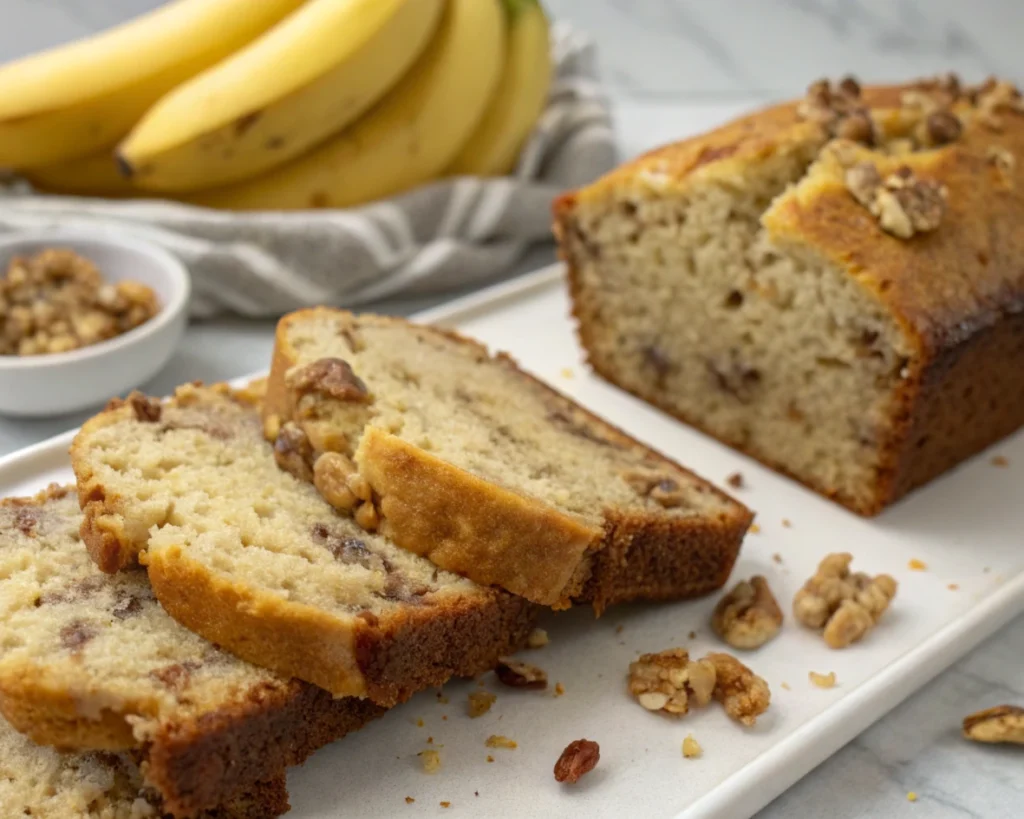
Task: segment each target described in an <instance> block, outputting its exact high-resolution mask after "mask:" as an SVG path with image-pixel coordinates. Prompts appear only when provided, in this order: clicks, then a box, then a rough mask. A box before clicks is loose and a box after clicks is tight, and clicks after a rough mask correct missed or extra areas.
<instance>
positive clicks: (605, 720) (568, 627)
mask: <svg viewBox="0 0 1024 819" xmlns="http://www.w3.org/2000/svg"><path fill="white" fill-rule="evenodd" d="M417 318H418V319H421V320H428V321H433V322H435V323H438V324H442V325H444V326H447V327H451V328H455V329H457V330H459V331H461V332H464V333H466V334H469V335H472V336H474V337H476V338H478V339H481V340H482V341H484V342H486V343H487V344H488V345H490V346H491V348H492V349H499V350H506V351H509V352H511V353H512V354H513V355H514V356H515V357H516V358H517V359H518V360H519V362H520V363H521V364H522V365H523V366H524V367H525V368H526V369H528V370H530V371H531V372H533V373H534V374H536V375H537V376H539V377H540V378H543V379H544V380H545V381H547V382H549V383H550V384H553V385H554V386H555V387H557V388H558V389H559V390H561V391H562V392H565V393H568V394H569V395H571V396H572V397H573V398H575V399H577V400H579V401H580V402H581V403H582V404H584V405H586V406H588V407H590V408H591V409H593V410H594V411H596V412H598V413H600V414H601V415H603V416H604V417H606V418H608V419H609V420H610V421H611V422H612V423H614V424H617V425H619V426H621V427H623V428H624V429H626V430H628V431H629V432H630V433H632V434H633V435H635V436H636V437H638V438H640V439H642V440H643V441H645V442H647V443H648V444H650V445H652V446H654V447H656V448H657V449H659V450H661V451H663V452H666V453H667V454H669V455H670V456H672V457H674V458H676V459H678V460H680V461H681V462H682V463H684V464H685V465H687V466H688V467H690V468H692V469H693V470H694V471H696V472H698V473H699V474H701V475H703V476H704V477H706V478H708V479H710V480H711V481H713V482H715V483H718V484H720V485H721V484H723V483H724V480H725V478H726V476H728V475H729V474H730V473H732V472H735V471H740V472H741V473H742V474H743V476H744V479H745V483H746V486H747V488H745V489H742V490H738V491H734V494H735V495H736V496H737V497H738V498H740V499H741V500H742V501H743V502H744V503H746V504H747V505H749V506H750V507H751V508H753V509H754V510H756V511H757V513H758V515H757V522H758V525H759V526H760V531H759V532H758V533H752V534H749V535H748V536H747V538H746V541H745V543H744V546H743V551H742V553H741V555H740V559H739V562H738V564H737V566H736V569H735V571H734V574H733V578H734V579H738V578H746V577H749V576H750V575H752V574H764V575H766V576H767V577H768V579H769V582H770V584H771V587H772V588H773V589H774V591H775V593H776V596H777V597H778V599H779V601H780V603H781V604H782V606H783V608H784V609H785V610H786V612H787V621H786V624H785V626H784V628H783V631H782V633H781V635H780V636H779V637H778V638H777V639H776V640H774V641H773V642H771V643H770V644H768V645H767V646H765V647H763V648H762V649H760V650H759V651H756V652H750V653H744V654H743V655H742V657H743V659H744V661H745V662H747V663H748V664H749V665H750V666H751V668H753V669H754V671H756V672H757V673H758V674H760V675H761V676H763V677H764V678H765V679H766V680H767V681H768V682H769V684H770V685H771V689H772V705H771V708H770V709H769V711H768V712H767V713H766V714H765V715H764V716H763V717H762V718H761V719H760V720H758V724H757V726H756V727H755V728H752V729H745V728H743V727H741V726H740V725H738V724H736V723H734V722H731V721H730V720H729V719H728V718H727V717H726V715H725V713H724V711H723V710H722V709H721V707H719V706H718V705H716V704H712V705H711V706H709V707H707V708H705V709H703V710H699V711H695V712H692V713H691V714H689V715H688V716H686V717H684V718H679V719H677V718H671V717H664V716H661V715H658V714H651V713H648V712H646V711H644V710H643V709H642V708H640V707H639V706H638V705H637V704H636V703H635V702H634V701H633V700H632V698H631V697H630V696H629V695H628V693H627V691H626V684H625V680H626V673H627V668H628V666H629V663H630V661H632V660H633V659H635V658H636V656H637V654H639V653H640V652H647V651H659V650H661V649H665V648H670V647H673V646H684V647H686V648H688V649H689V650H690V651H691V653H693V654H696V655H698V656H700V655H701V654H703V653H704V652H706V651H709V650H717V649H720V648H721V647H722V646H721V644H720V643H719V642H718V641H716V640H715V639H714V637H713V635H711V633H710V630H709V627H708V618H709V614H710V611H711V609H712V607H713V605H714V602H715V599H716V598H717V595H712V596H711V597H709V598H706V599H703V600H697V601H690V602H681V603H675V604H661V605H631V606H623V607H618V608H613V609H611V610H609V611H608V612H606V613H605V615H604V616H603V617H601V618H600V619H598V620H597V621H595V620H594V618H593V615H592V613H591V612H590V611H589V610H588V609H584V608H581V609H577V610H574V611H572V612H567V613H562V614H558V615H555V614H551V615H549V616H547V617H546V618H545V622H544V623H543V625H544V626H545V627H546V628H547V630H548V632H549V634H550V636H551V643H550V645H548V646H547V647H546V648H543V649H540V650H537V651H531V652H527V653H526V657H525V659H527V661H529V662H532V663H535V664H537V665H540V666H541V667H543V668H544V669H545V670H546V671H547V673H548V676H549V679H550V682H551V685H550V686H549V688H548V690H547V691H543V692H535V691H517V690H513V689H509V688H504V687H502V686H501V685H500V684H498V683H497V682H496V680H495V679H494V677H493V675H487V676H486V677H484V678H483V683H484V685H485V687H486V689H487V690H490V691H493V692H494V693H496V694H497V702H496V703H495V704H494V707H493V708H492V709H491V711H490V712H489V713H487V714H485V715H484V716H482V717H479V718H477V719H470V718H469V717H468V716H467V713H466V702H467V694H468V693H469V692H471V691H476V690H480V689H479V688H478V684H477V683H476V682H474V681H471V680H470V681H457V682H452V683H449V684H448V685H446V686H445V687H444V689H443V692H441V693H440V694H439V693H438V692H436V691H429V692H424V693H422V694H420V695H418V696H417V697H415V698H414V699H413V700H412V701H411V702H409V703H408V704H406V705H403V706H401V707H399V708H397V709H395V710H394V711H393V712H392V713H390V714H388V715H387V716H385V717H384V718H383V719H381V720H380V721H378V722H377V723H375V724H372V725H370V726H368V727H367V728H365V729H364V730H363V731H361V732H359V733H358V734H355V735H352V736H350V737H348V738H347V739H345V740H342V741H341V742H338V743H335V744H334V745H333V746H331V747H329V748H325V749H323V750H322V751H320V752H319V753H318V754H316V755H315V756H314V757H313V758H312V759H311V760H310V761H309V762H307V763H306V765H305V766H303V767H302V768H299V769H296V770H295V771H293V772H292V774H291V775H290V777H289V789H290V791H291V801H292V805H293V809H292V813H291V814H289V816H291V817H294V819H338V818H339V817H367V819H370V817H393V816H405V815H408V816H421V815H438V816H451V815H463V816H488V817H524V816H531V817H533V816H538V817H554V816H587V817H606V816H607V817H612V816H615V817H619V816H622V817H641V816H642V817H686V819H696V817H715V818H716V819H724V818H725V817H746V816H749V815H751V814H752V813H754V812H755V811H757V810H758V809H759V808H761V807H762V806H764V805H765V804H767V803H768V802H769V801H771V800H772V799H773V798H774V797H775V796H776V795H778V794H779V793H780V792H782V791H783V790H784V789H785V788H787V787H788V786H789V785H791V784H792V783H793V782H795V781H796V780H797V779H799V778H800V777H801V776H803V775H804V774H805V773H807V772H808V771H809V770H811V769H812V768H813V767H814V766H815V765H817V764H819V763H820V762H822V761H824V760H825V759H826V758H827V757H828V756H829V755H830V754H832V753H833V752H835V751H836V750H837V749H838V748H840V747H841V746H842V745H844V744H845V743H846V742H848V741H849V740H850V739H852V738H853V737H854V736H856V735H857V734H858V733H859V732H861V731H862V730H864V729H865V728H866V727H867V726H868V725H870V724H871V723H872V722H873V721H875V720H877V719H878V718H879V717H880V716H881V715H882V714H884V713H885V712H886V711H888V710H889V709H891V708H892V707H893V706H895V705H896V704H897V703H899V702H900V701H901V700H903V699H904V698H905V697H907V696H908V695H909V694H911V693H912V692H913V691H915V690H916V689H917V688H919V687H921V686H922V685H924V684H925V683H926V682H927V681H928V680H929V679H931V678H932V677H933V676H934V675H936V674H937V673H939V672H940V671H941V670H942V669H944V668H945V667H946V666H948V665H949V664H951V663H952V662H953V661H954V660H956V659H957V658H958V657H960V656H961V655H963V654H964V653H965V652H967V651H968V650H969V649H970V648H972V647H973V646H975V645H977V644H978V643H979V642H980V641H981V640H983V639H984V638H985V637H986V636H988V635H989V634H991V633H992V632H994V631H995V630H996V629H998V628H999V627H1000V626H1001V625H1003V624H1004V623H1006V622H1007V621H1008V620H1010V619H1011V618H1012V617H1014V616H1015V615H1017V614H1019V613H1021V612H1022V611H1024V543H1022V540H1024V534H1022V533H1024V502H1022V501H1024V493H1022V489H1021V478H1022V474H1024V435H1021V434H1018V435H1016V436H1015V437H1013V438H1011V439H1009V440H1007V441H1004V442H1002V443H1001V444H999V445H998V446H996V447H994V448H993V449H992V450H991V451H990V452H986V453H984V454H982V455H980V456H978V457H976V458H975V459H973V460H972V461H971V462H970V463H968V464H965V465H963V466H962V467H960V468H959V469H957V470H955V471H954V472H953V473H951V474H949V475H947V476H945V477H944V478H942V479H940V480H938V481H936V482H935V483H933V484H932V485H930V486H928V487H926V488H925V489H923V490H921V491H919V492H917V493H915V494H913V495H912V496H911V497H909V498H907V499H905V500H904V501H903V502H901V503H900V504H898V505H897V506H896V507H895V508H893V509H891V510H889V511H887V512H886V513H884V514H883V515H882V516H881V517H878V518H876V519H873V520H864V519H861V518H858V517H856V516H854V515H852V514H851V513H849V512H847V511H845V510H843V509H841V508H840V507H838V506H836V505H833V504H831V503H829V502H828V501H825V500H823V499H821V498H819V497H817V496H816V495H814V494H812V493H810V492H809V491H807V490H805V489H803V488H802V487H800V486H798V485H797V484H795V483H793V482H792V481H789V480H787V479H785V478H782V477H779V476H778V475H775V474H774V473H772V472H770V471H769V470H767V469H765V468H763V467H761V466H760V465H758V464H757V463H755V462H753V461H751V460H749V459H748V458H745V457H744V456H742V455H740V454H737V453H735V452H733V451H731V450H729V449H727V448H726V447H724V446H722V445H721V444H719V443H717V442H716V441H713V440H711V439H709V438H707V437H704V436H703V435H701V434H699V433H697V432H695V431H694V430H692V429H689V428H687V427H685V426H683V425H682V424H680V423H678V422H676V421H674V420H673V419H671V418H669V417H667V416H666V415H664V414H662V413H660V412H658V411H657V410H654V409H652V408H650V407H648V406H646V405H645V404H643V403H642V402H640V401H638V400H636V399H634V398H632V397H631V396H629V395H626V394H625V393H622V392H621V391H619V390H617V389H615V388H613V387H611V386H609V385H608V384H606V383H604V382H602V381H600V380H598V379H597V378H596V377H594V376H593V375H592V374H590V373H589V372H588V371H587V369H586V367H585V366H584V365H583V363H582V360H581V352H580V349H579V347H578V345H577V343H576V340H575V337H574V333H573V325H572V322H571V320H570V317H569V304H568V299H567V296H566V293H565V289H564V286H563V282H562V271H561V269H560V268H558V267H554V268H549V269H546V270H542V271H539V272H537V273H535V274H532V275H530V276H526V277H524V278H521V279H518V280H516V281H514V282H511V283H509V284H505V285H501V286H499V287H496V288H492V289H490V290H487V291H484V292H482V293H479V294H476V295H473V296H471V297H468V298H466V299H462V300H460V301H457V302H453V303H450V304H448V305H445V306H443V307H441V308H439V309H436V310H432V311H429V312H428V313H424V314H421V315H419V316H418V317H417ZM71 435H72V433H69V434H66V435H62V436H59V437H57V438H53V439H51V440H50V441H47V442H44V443H42V444H39V445H37V446H33V447H29V448H28V449H25V450H22V451H21V452H19V453H15V454H13V455H11V456H8V457H6V458H4V459H2V460H0V492H2V494H3V495H12V494H26V493H30V492H33V491H35V490H37V489H39V488H41V487H43V486H44V485H45V484H46V483H48V482H49V481H67V480H70V478H71V473H70V470H69V468H68V459H67V454H66V453H67V447H68V444H69V443H70V440H71ZM995 454H1000V455H1003V456H1005V457H1006V458H1007V459H1008V461H1009V465H1008V466H1006V467H998V466H996V465H994V464H993V463H992V461H991V458H992V456H993V455H995ZM787 522H788V524H787ZM834 551H849V552H852V553H853V555H854V557H855V560H854V569H858V570H864V571H867V572H869V573H879V572H888V573H890V574H892V575H893V576H894V577H896V578H897V580H898V581H899V583H900V588H899V593H898V595H897V597H896V601H895V604H894V606H893V607H892V608H891V609H890V611H889V612H888V613H887V614H886V616H885V617H884V618H883V620H882V621H881V623H880V624H879V626H878V628H877V629H875V630H874V631H873V632H872V633H871V634H870V635H869V636H868V637H867V639H866V640H864V641H863V642H862V643H860V644H858V645H856V646H853V647H851V648H848V649H846V650H844V651H832V650H830V649H828V648H827V647H826V646H825V644H824V642H823V641H822V639H821V638H820V636H818V635H817V634H815V633H813V632H810V631H808V630H805V629H803V628H801V627H799V626H798V625H796V624H795V623H794V622H793V620H792V617H791V616H789V613H788V610H789V601H791V600H792V597H793V594H794V592H796V590H797V589H798V588H799V587H800V585H801V583H802V582H803V580H804V579H806V578H807V577H808V576H809V575H810V574H811V573H812V572H813V570H814V567H815V565H816V564H817V561H818V560H819V559H820V558H821V557H822V556H823V555H824V554H826V553H827V552H834ZM773 555H778V556H779V558H780V559H781V562H777V560H776V559H774V558H773ZM911 560H920V561H923V562H924V563H925V564H927V568H926V569H925V570H923V571H913V570H911V569H910V568H909V566H908V564H909V562H910V561H911ZM691 631H693V632H696V636H695V637H693V638H691V637H689V634H690V632H691ZM809 671H817V672H822V673H824V672H829V671H834V672H835V673H836V676H837V680H838V682H837V685H836V687H835V688H832V689H828V690H825V689H821V688H816V687H814V686H813V685H812V684H811V683H810V682H809V680H808V672H809ZM555 682H560V683H561V684H562V686H563V687H564V691H565V693H564V694H563V695H561V696H557V695H556V694H555V692H554V690H553V689H554V683H555ZM958 719H959V715H955V714H951V715H950V720H951V727H953V725H952V722H955V721H956V720H958ZM691 733H692V734H693V736H694V737H695V738H696V739H697V740H698V741H699V743H700V744H701V745H702V746H703V749H704V754H703V757H701V758H700V759H694V760H688V759H684V758H683V756H682V753H681V744H682V741H683V738H684V737H685V736H686V735H687V734H691ZM491 734H501V735H504V736H507V737H509V738H511V739H513V740H515V742H516V743H517V744H518V747H517V748H516V749H515V750H505V749H501V748H488V747H485V744H484V743H485V740H486V739H487V737H488V736H489V735H491ZM582 737H586V738H588V739H592V740H596V741H598V742H599V743H600V746H601V761H600V764H599V765H598V766H597V768H596V769H595V770H594V771H593V772H592V773H590V774H589V775H587V776H586V777H585V778H584V779H583V780H581V781H580V782H579V783H578V784H577V785H575V786H565V785H559V784H558V783H556V782H555V781H554V778H553V776H552V767H553V765H554V763H555V760H556V759H557V758H558V756H559V754H560V753H561V751H562V749H563V748H564V747H565V746H566V745H567V744H568V743H569V742H570V741H572V740H574V739H579V738H582ZM430 748H433V749H436V750H438V751H439V752H440V755H441V760H442V767H441V769H440V771H438V772H437V773H435V774H433V775H428V774H426V773H424V772H423V770H422V766H421V762H420V758H419V757H418V756H417V754H418V753H419V752H420V751H423V750H426V749H430ZM488 757H491V758H493V762H490V761H488ZM406 797H411V798H412V799H414V800H415V802H414V803H412V804H408V803H407V800H406ZM445 803H448V807H444V805H445Z"/></svg>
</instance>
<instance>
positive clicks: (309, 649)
mask: <svg viewBox="0 0 1024 819" xmlns="http://www.w3.org/2000/svg"><path fill="white" fill-rule="evenodd" d="M143 560H144V562H145V563H146V565H147V568H148V570H149V582H150V585H151V586H152V587H153V593H154V594H155V595H156V598H157V600H159V601H160V605H162V606H163V607H164V609H165V610H166V611H167V613H168V614H170V615H171V617H173V618H174V619H175V620H177V621H178V622H179V623H181V624H182V625H183V626H185V627H186V628H188V629H189V630H191V631H194V632H195V633H196V634H198V635H200V636H201V637H205V638H206V639H207V640H209V641H210V642H211V643H216V644H217V645H220V646H223V647H224V648H226V649H228V650H229V651H230V652H231V653H232V654H234V655H236V656H237V657H241V658H242V659H243V660H248V661H249V662H251V663H253V664H255V665H259V666H262V667H264V668H269V669H270V670H272V671H277V672H278V673H280V674H284V675H285V676H286V677H291V676H295V674H296V672H297V670H298V669H301V670H302V678H303V679H305V680H306V681H308V682H311V683H313V684H314V685H319V686H320V687H322V688H326V689H327V690H328V691H331V692H332V693H334V694H335V695H336V696H355V697H359V696H364V695H365V694H366V682H365V680H364V679H363V674H362V671H361V670H360V669H359V666H358V665H357V664H356V662H355V659H354V657H355V655H354V651H353V647H354V645H355V632H356V629H355V628H354V627H353V626H352V624H351V622H350V621H348V620H340V619H338V618H335V617H332V616H330V615H329V614H328V613H327V612H324V611H322V610H320V609H316V608H313V607H312V606H305V605H301V604H298V603H295V602H294V601H286V600H284V599H282V598H280V597H277V596H275V595H272V594H269V593H266V594H262V595H261V594H259V593H258V592H256V591H254V590H253V589H252V588H251V587H249V586H246V585H245V584H243V583H232V582H230V581H228V580H225V579H222V578H220V577H216V576H214V575H213V574H212V573H211V571H210V568H209V567H208V566H205V565H203V564H201V563H199V562H197V561H195V560H193V559H192V558H191V557H190V556H189V552H188V549H187V548H182V547H173V546H172V547H168V548H164V549H161V550H160V551H158V552H156V553H155V554H153V555H147V556H144V557H143ZM387 704H391V703H387Z"/></svg>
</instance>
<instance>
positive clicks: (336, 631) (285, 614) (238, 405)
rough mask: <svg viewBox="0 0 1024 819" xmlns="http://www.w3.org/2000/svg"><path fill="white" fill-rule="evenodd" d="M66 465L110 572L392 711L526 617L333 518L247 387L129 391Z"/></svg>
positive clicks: (187, 616) (503, 598) (494, 656)
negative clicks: (157, 393)
mask: <svg viewBox="0 0 1024 819" xmlns="http://www.w3.org/2000/svg"><path fill="white" fill-rule="evenodd" d="M71 459H72V466H73V467H74V470H75V474H76V476H77V478H78V492H79V499H80V502H81V503H82V507H83V510H84V512H85V520H84V522H83V524H82V535H83V539H84V540H85V541H86V543H87V544H88V545H89V547H90V549H91V550H92V554H93V555H94V557H98V558H99V561H100V563H101V565H102V566H105V567H107V568H109V567H110V566H115V567H116V566H126V565H129V564H130V563H131V562H132V561H134V560H135V559H136V558H138V557H139V553H140V552H142V550H145V551H144V552H143V554H142V555H141V557H142V562H143V563H144V564H145V565H146V567H147V569H148V573H149V581H150V584H151V585H152V587H153V591H154V593H155V595H156V598H157V599H158V600H159V601H160V603H161V604H162V605H163V607H164V609H166V610H167V612H168V613H169V614H170V615H171V616H172V617H174V618H175V619H176V620H178V621H179V622H180V623H182V624H183V625H185V626H186V627H188V628H190V629H191V630H193V631H195V632H196V633H197V634H200V635H202V636H203V637H205V638H207V639H208V640H211V641H212V642H215V643H217V644H218V645H220V646H223V647H224V648H226V649H227V650H229V651H231V652H233V653H234V654H236V655H237V656H239V657H242V658H243V659H246V660H249V661H250V662H252V663H255V664H256V665H260V666H263V667H265V668H270V669H273V670H274V671H277V672H278V673H281V674H284V675H287V676H289V677H298V678H299V679H303V680H307V681H308V682H312V683H314V684H316V685H319V686H321V687H322V688H326V689H327V690H328V691H330V692H331V693H333V694H335V695H352V696H361V697H362V696H366V697H369V698H370V699H371V700H373V701H374V702H377V703H379V704H381V705H386V706H391V705H394V704H395V703H397V702H400V701H402V700H404V699H406V698H408V697H409V696H410V695H411V694H412V693H414V692H415V691H417V690H420V689H422V688H425V687H427V686H431V685H440V684H441V683H443V682H445V681H446V680H447V679H448V678H449V677H451V676H452V675H466V676H468V675H472V674H476V673H479V672H481V671H483V670H486V669H489V668H492V667H493V666H494V664H495V663H496V662H497V660H498V658H499V657H500V656H502V655H503V654H507V653H509V652H511V651H514V650H515V648H516V647H517V646H518V645H519V644H521V643H522V641H524V640H525V638H526V637H527V636H528V633H529V631H530V628H531V626H532V622H533V615H534V611H533V607H532V606H531V605H530V604H529V603H528V602H527V601H525V600H523V599H521V598H517V597H514V596H513V595H510V594H507V593H505V592H501V591H499V590H496V589H486V588H482V587H480V586H477V585H476V584H474V583H472V582H471V581H469V580H466V579H464V578H462V577H459V576H457V575H453V574H449V573H447V572H442V571H440V570H438V569H437V567H436V566H434V565H433V564H432V563H430V562H429V561H427V560H424V559H422V558H420V557H417V556H416V555H413V554H411V553H409V552H407V551H404V550H402V549H399V548H398V547H397V546H395V545H394V544H392V543H390V542H389V541H387V540H386V539H385V538H383V537H381V536H379V535H373V534H368V533H367V532H364V531H363V530H362V529H360V528H359V527H358V526H357V525H356V524H355V523H354V522H353V521H352V519H351V518H350V517H348V516H344V515H339V514H338V513H337V512H335V510H334V509H333V508H331V506H330V505H328V504H327V503H326V502H325V501H324V500H323V499H322V498H321V497H320V495H319V494H318V493H317V491H316V489H315V488H314V487H313V486H312V485H310V484H309V483H308V482H306V481H301V480H298V479H296V478H295V477H294V476H293V475H291V474H289V473H288V472H286V471H284V470H282V469H280V468H278V465H277V462H276V461H275V453H274V449H273V447H271V445H270V444H269V443H267V442H266V441H265V440H264V439H263V435H262V426H261V422H260V407H259V402H258V400H257V398H256V397H255V396H254V395H252V394H250V393H240V392H235V391H232V390H231V389H229V388H228V387H225V386H215V387H208V388H204V387H198V386H194V385H188V386H185V387H180V388H179V389H178V390H177V391H176V393H175V396H174V398H173V399H172V400H171V401H169V402H167V403H166V404H163V405H161V403H160V402H159V401H157V400H153V399H146V398H145V397H143V396H141V395H137V394H136V395H133V396H131V397H130V398H129V400H128V401H127V402H115V403H114V404H113V405H112V406H111V408H109V409H108V410H107V411H105V412H103V413H101V414H100V415H98V416H97V417H95V418H93V419H91V420H90V421H88V422H87V423H86V424H85V425H84V426H83V428H82V430H81V432H80V433H79V434H78V436H77V437H76V438H75V441H74V443H73V445H72V450H71Z"/></svg>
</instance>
